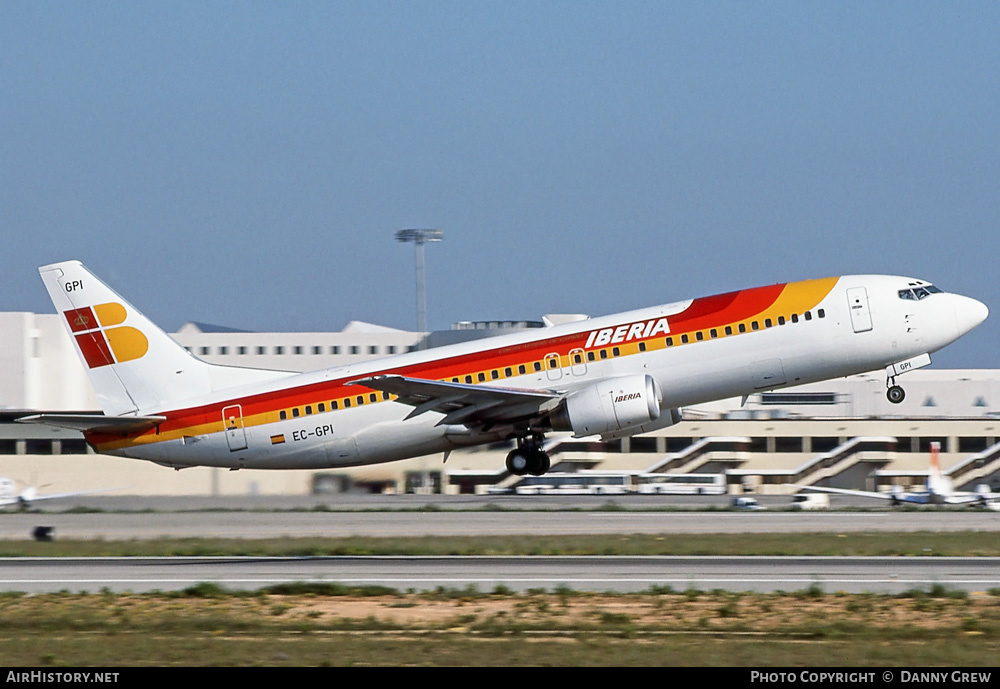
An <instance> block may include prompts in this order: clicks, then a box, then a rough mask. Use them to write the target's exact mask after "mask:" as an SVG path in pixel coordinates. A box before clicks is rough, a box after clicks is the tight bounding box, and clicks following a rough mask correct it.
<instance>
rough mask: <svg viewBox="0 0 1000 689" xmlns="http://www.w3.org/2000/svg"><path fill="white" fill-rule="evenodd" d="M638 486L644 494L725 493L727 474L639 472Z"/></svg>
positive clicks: (639, 490) (636, 478) (636, 479)
mask: <svg viewBox="0 0 1000 689" xmlns="http://www.w3.org/2000/svg"><path fill="white" fill-rule="evenodd" d="M635 481H636V488H637V490H638V492H639V493H642V494H647V495H648V494H662V495H725V494H726V475H725V474H639V475H638V476H636V477H635Z"/></svg>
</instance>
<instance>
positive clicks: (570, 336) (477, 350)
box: [20, 261, 988, 475]
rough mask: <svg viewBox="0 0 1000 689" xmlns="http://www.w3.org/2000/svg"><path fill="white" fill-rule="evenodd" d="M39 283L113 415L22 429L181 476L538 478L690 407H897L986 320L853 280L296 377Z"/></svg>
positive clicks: (907, 289) (78, 280)
mask: <svg viewBox="0 0 1000 689" xmlns="http://www.w3.org/2000/svg"><path fill="white" fill-rule="evenodd" d="M39 272H40V273H41V276H42V280H43V281H44V283H45V286H46V288H47V289H48V292H49V295H50V296H51V298H52V301H53V303H54V304H55V307H56V311H57V313H59V314H60V315H61V316H62V317H63V320H64V323H65V326H66V328H67V329H68V330H69V333H70V337H71V338H72V340H73V342H74V344H75V346H76V348H77V351H78V353H79V355H80V357H81V359H82V360H83V363H84V365H85V366H86V367H87V370H88V372H89V376H90V380H91V382H92V384H93V386H94V389H95V391H96V393H97V398H98V400H99V402H100V404H101V407H102V409H103V411H104V416H96V417H95V416H87V415H72V414H40V415H34V416H31V417H27V418H22V419H20V420H21V421H26V422H35V423H47V424H51V425H58V426H63V427H68V428H74V429H78V430H80V431H83V433H84V436H85V437H86V439H87V442H89V443H90V445H91V446H92V447H93V448H94V449H95V450H96V451H97V452H101V453H105V454H111V455H118V456H122V457H132V458H135V459H145V460H149V461H152V462H156V463H158V464H162V465H164V466H168V467H173V468H178V469H179V468H183V467H190V466H215V467H229V468H231V469H244V468H246V469H318V468H329V467H341V466H352V465H360V464H375V463H379V462H389V461H393V460H398V459H404V458H407V457H415V456H420V455H426V454H431V453H437V452H443V453H445V457H447V453H448V452H450V451H452V450H454V449H456V448H460V447H465V446H470V445H477V444H482V443H490V442H496V441H499V440H516V443H517V447H516V448H515V449H514V450H512V451H511V452H510V454H509V455H508V456H507V461H506V464H507V469H508V470H509V471H511V472H512V473H514V474H518V475H524V474H528V473H530V474H543V473H545V472H546V471H547V470H548V469H549V466H550V461H549V457H548V455H547V454H546V453H545V451H544V449H543V440H544V436H545V434H546V433H548V432H555V431H568V432H572V433H573V435H574V436H577V437H583V436H590V435H600V436H602V437H603V438H605V439H612V438H621V437H625V436H630V435H635V434H638V433H645V432H648V431H653V430H656V429H660V428H665V427H667V426H670V425H671V424H673V423H676V422H677V421H678V420H679V419H680V409H681V408H682V407H684V406H688V405H694V404H699V403H704V402H708V401H712V400H719V399H724V398H729V397H738V396H742V397H746V396H748V395H751V394H753V393H755V392H759V391H763V390H772V389H775V388H782V387H786V386H790V385H799V384H803V383H811V382H816V381H820V380H826V379H830V378H836V377H841V376H847V375H851V374H855V373H862V372H866V371H872V370H875V369H879V368H883V367H885V368H886V381H887V388H888V393H887V394H888V396H889V399H890V401H892V402H897V403H898V402H900V401H902V399H903V390H902V388H900V387H899V386H898V385H896V382H895V378H896V376H898V375H901V374H903V373H905V372H906V371H908V370H910V369H913V368H918V367H921V366H925V365H927V364H929V363H930V356H929V354H930V353H931V352H934V351H936V350H938V349H940V348H941V347H944V346H945V345H947V344H949V343H951V342H954V341H955V340H957V339H958V338H959V337H961V336H962V335H964V334H965V333H967V332H969V331H970V330H972V329H973V328H975V327H976V326H977V325H979V324H980V323H982V322H983V320H984V319H985V318H986V316H987V313H988V311H987V308H986V306H984V305H983V304H981V303H980V302H978V301H976V300H974V299H970V298H968V297H964V296H960V295H957V294H949V293H946V292H942V291H941V290H940V289H938V288H936V287H934V286H933V285H931V284H929V283H927V282H923V281H922V280H914V279H910V278H905V277H891V276H884V275H855V276H845V277H839V278H826V279H820V280H807V281H803V282H791V283H787V284H778V285H771V286H769V287H760V288H756V289H748V290H742V291H738V292H730V293H728V294H721V295H717V296H712V297H702V298H699V299H692V300H687V301H679V302H674V303H672V304H666V305H663V306H655V307H652V308H647V309H640V310H637V311H629V312H625V313H619V314H614V315H611V316H603V317H600V318H594V319H587V320H582V321H576V322H573V323H566V324H562V325H554V326H550V327H547V328H543V329H538V330H530V331H527V332H518V333H514V334H510V335H503V336H499V337H494V338H490V339H486V340H477V341H474V342H466V343H462V344H456V345H450V346H447V347H440V348H437V349H429V350H424V351H416V352H410V353H407V354H403V355H400V356H394V357H389V358H385V359H379V360H374V361H367V362H364V363H360V364H351V365H348V366H342V367H338V368H332V369H328V370H324V371H317V372H314V373H303V374H291V373H288V372H282V371H266V370H258V369H246V368H236V367H229V366H217V365H211V364H208V363H205V362H203V361H201V360H199V359H197V358H195V357H193V356H192V355H191V354H189V353H188V352H187V351H186V350H185V349H184V348H182V347H180V346H179V345H178V344H177V343H176V342H174V340H172V339H171V338H170V337H169V336H168V335H167V334H166V333H164V332H163V331H162V330H160V329H159V328H157V327H156V326H155V325H153V323H151V322H150V321H149V320H148V319H147V318H146V317H145V316H143V315H142V314H141V313H140V312H139V311H137V310H136V309H135V308H134V307H133V306H131V305H130V304H129V303H128V302H126V301H125V300H124V299H122V298H121V297H120V296H118V294H116V293H115V292H114V291H112V290H111V289H110V288H109V287H108V286H107V285H105V284H104V283H103V282H101V281H100V280H99V279H98V278H97V277H95V276H94V275H93V274H92V273H90V272H89V271H88V270H87V269H86V268H85V267H84V266H83V265H82V264H81V263H79V262H77V261H67V262H64V263H56V264H53V265H48V266H43V267H42V268H39Z"/></svg>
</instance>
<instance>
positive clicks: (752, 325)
mask: <svg viewBox="0 0 1000 689" xmlns="http://www.w3.org/2000/svg"><path fill="white" fill-rule="evenodd" d="M750 329H751V330H760V325H758V323H757V321H751V323H750Z"/></svg>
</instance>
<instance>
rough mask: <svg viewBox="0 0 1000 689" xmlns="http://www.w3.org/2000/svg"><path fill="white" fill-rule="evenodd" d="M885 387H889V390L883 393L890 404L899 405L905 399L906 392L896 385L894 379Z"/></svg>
mask: <svg viewBox="0 0 1000 689" xmlns="http://www.w3.org/2000/svg"><path fill="white" fill-rule="evenodd" d="M886 385H888V386H889V389H888V390H886V391H885V396H886V399H888V400H889V401H890V402H892V403H893V404H899V403H900V402H902V401H903V400H904V399H906V391H905V390H903V388H901V387H899V386H898V385H896V379H895V378H890V379H889V380H888V382H887V383H886Z"/></svg>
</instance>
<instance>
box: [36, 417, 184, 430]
mask: <svg viewBox="0 0 1000 689" xmlns="http://www.w3.org/2000/svg"><path fill="white" fill-rule="evenodd" d="M166 419H167V417H165V416H98V415H96V414H34V415H32V416H22V417H21V418H19V419H17V421H18V422H19V423H39V424H43V425H45V426H55V427H57V428H69V429H70V430H74V431H80V432H81V433H82V432H84V431H101V432H102V433H136V432H139V431H145V430H147V429H149V428H153V427H154V426H156V425H157V424H160V423H163V422H164V421H166Z"/></svg>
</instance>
